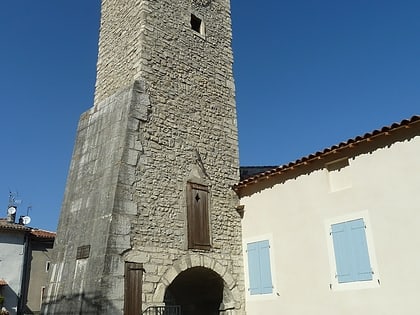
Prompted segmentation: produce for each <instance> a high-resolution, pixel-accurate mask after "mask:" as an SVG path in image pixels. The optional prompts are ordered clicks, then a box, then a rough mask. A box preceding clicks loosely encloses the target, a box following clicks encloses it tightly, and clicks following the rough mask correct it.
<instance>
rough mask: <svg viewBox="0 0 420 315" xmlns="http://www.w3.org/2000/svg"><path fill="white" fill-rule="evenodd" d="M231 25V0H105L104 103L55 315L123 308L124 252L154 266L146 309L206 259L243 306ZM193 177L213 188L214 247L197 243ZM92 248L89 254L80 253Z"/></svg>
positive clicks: (63, 246) (61, 248)
mask: <svg viewBox="0 0 420 315" xmlns="http://www.w3.org/2000/svg"><path fill="white" fill-rule="evenodd" d="M191 14H194V15H195V16H197V17H199V18H201V19H202V20H203V22H204V26H205V33H204V34H199V33H198V32H196V31H194V30H192V29H191V25H190V19H191ZM230 23H231V22H230V8H229V1H227V0H213V1H202V0H201V1H200V0H194V1H192V0H183V1H169V0H138V1H132V0H103V1H102V18H101V33H100V43H99V55H98V64H97V83H96V92H95V104H94V107H93V108H92V109H91V110H90V111H88V112H87V113H85V114H84V115H83V116H82V118H81V121H80V125H79V130H78V136H77V142H76V145H75V151H74V153H73V159H72V164H71V167H70V172H69V178H68V182H67V187H66V193H65V199H64V202H63V208H62V213H61V218H60V223H59V229H58V235H57V240H56V245H55V251H56V260H55V263H54V265H53V268H52V269H53V270H52V274H51V284H50V286H49V288H48V295H49V300H48V304H47V307H46V308H45V313H50V314H59V313H60V312H64V311H67V312H68V311H69V308H71V309H75V310H76V311H75V312H74V313H79V312H80V309H81V307H80V305H82V307H84V310H83V312H82V313H86V314H87V313H89V312H91V313H94V312H95V311H96V310H98V309H99V308H98V307H99V306H98V305H102V306H101V307H102V308H101V311H100V312H99V311H98V312H99V313H101V314H104V313H109V314H111V313H112V314H120V313H122V309H123V303H124V290H123V288H124V277H123V275H124V262H125V261H131V262H140V263H143V265H144V268H145V271H146V273H145V276H144V285H143V301H144V307H146V306H148V305H156V304H159V303H162V302H163V295H164V292H165V289H166V288H167V286H168V285H169V284H170V283H171V282H172V281H173V280H174V279H175V277H176V276H177V275H178V274H179V273H180V272H182V271H184V270H187V269H188V268H191V267H198V266H201V267H205V268H208V269H211V270H214V271H215V272H216V273H218V274H219V275H220V276H221V278H222V279H223V280H224V286H225V293H224V295H225V296H224V299H223V304H224V307H225V308H226V309H228V308H235V309H236V312H237V314H242V313H243V312H244V281H243V274H242V273H243V266H242V250H241V225H240V216H239V214H238V213H237V212H236V211H235V207H236V206H237V205H238V199H237V197H236V195H235V194H234V192H233V190H232V186H233V184H235V183H236V182H238V180H239V161H238V141H237V126H236V108H235V98H234V97H235V95H234V93H235V91H234V82H233V74H232V62H233V59H232V51H231V24H230ZM188 181H195V182H200V183H203V184H206V185H208V186H209V189H210V205H209V209H210V219H211V223H210V225H211V231H210V233H211V238H212V248H211V250H210V251H200V250H189V249H188V240H187V215H186V187H187V182H188ZM82 245H91V253H90V257H89V258H88V259H82V260H80V259H79V260H76V259H75V256H76V250H77V247H79V246H82ZM69 297H73V298H72V299H71V301H70V299H69ZM60 299H61V300H60ZM63 301H68V303H67V302H66V303H65V302H63ZM78 305H79V306H78ZM104 305H105V307H104Z"/></svg>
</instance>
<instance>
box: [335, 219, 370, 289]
mask: <svg viewBox="0 0 420 315" xmlns="http://www.w3.org/2000/svg"><path fill="white" fill-rule="evenodd" d="M365 229H366V226H365V223H364V221H363V219H357V220H352V221H347V222H342V223H337V224H333V225H331V236H332V238H333V246H334V256H335V263H336V268H337V270H336V274H337V280H338V283H348V282H355V281H369V280H372V274H373V272H372V267H371V264H370V259H369V251H368V246H367V240H366V232H365Z"/></svg>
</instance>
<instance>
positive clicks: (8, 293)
mask: <svg viewBox="0 0 420 315" xmlns="http://www.w3.org/2000/svg"><path fill="white" fill-rule="evenodd" d="M0 295H2V296H3V297H4V301H3V305H0V309H1V307H2V306H3V307H5V308H6V309H7V310H8V311H9V313H10V315H14V314H16V311H17V305H18V296H17V294H16V292H15V291H13V289H12V288H11V287H9V286H8V285H6V286H3V287H1V288H0Z"/></svg>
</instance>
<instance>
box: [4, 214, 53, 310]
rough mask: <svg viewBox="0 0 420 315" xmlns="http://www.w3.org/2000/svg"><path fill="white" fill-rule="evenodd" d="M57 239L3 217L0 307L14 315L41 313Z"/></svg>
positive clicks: (49, 234)
mask: <svg viewBox="0 0 420 315" xmlns="http://www.w3.org/2000/svg"><path fill="white" fill-rule="evenodd" d="M54 238H55V233H53V232H48V231H44V230H39V229H34V228H30V227H28V226H25V225H23V224H18V223H15V222H14V221H10V220H8V219H1V218H0V296H1V297H2V298H1V300H2V301H0V308H1V307H5V308H6V309H7V310H8V311H9V313H10V314H11V315H15V314H39V313H40V310H41V303H42V295H43V293H44V290H45V286H46V283H47V276H48V271H49V265H50V260H51V259H50V251H51V249H52V247H53V242H54ZM1 302H2V303H1Z"/></svg>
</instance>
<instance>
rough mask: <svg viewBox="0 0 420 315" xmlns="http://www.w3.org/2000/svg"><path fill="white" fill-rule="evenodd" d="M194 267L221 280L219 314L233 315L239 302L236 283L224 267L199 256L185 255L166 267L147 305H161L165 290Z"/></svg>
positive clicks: (213, 260) (212, 260)
mask: <svg viewBox="0 0 420 315" xmlns="http://www.w3.org/2000/svg"><path fill="white" fill-rule="evenodd" d="M196 267H202V268H206V269H208V270H211V271H212V272H214V273H216V274H217V275H218V276H220V278H221V279H222V280H223V296H222V303H221V304H220V314H229V315H231V314H232V315H233V314H235V309H239V307H240V301H241V298H240V292H239V290H238V288H237V287H236V281H235V280H234V278H233V276H232V275H231V274H230V272H229V271H228V268H227V267H226V266H223V265H222V264H220V263H219V262H218V261H217V260H215V259H213V258H210V257H208V256H206V255H201V254H192V255H186V256H184V257H182V258H180V259H179V260H177V261H175V262H174V264H173V265H172V266H170V267H168V269H167V270H166V271H165V273H164V274H163V276H162V277H161V281H160V283H159V284H158V286H157V288H156V290H155V293H154V295H153V301H151V302H150V303H148V304H154V305H161V304H163V303H164V299H165V293H166V290H167V288H168V287H169V286H170V285H171V283H172V282H173V281H174V280H175V278H176V277H177V276H178V275H180V274H181V273H182V272H184V271H187V270H189V269H192V268H196Z"/></svg>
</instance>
